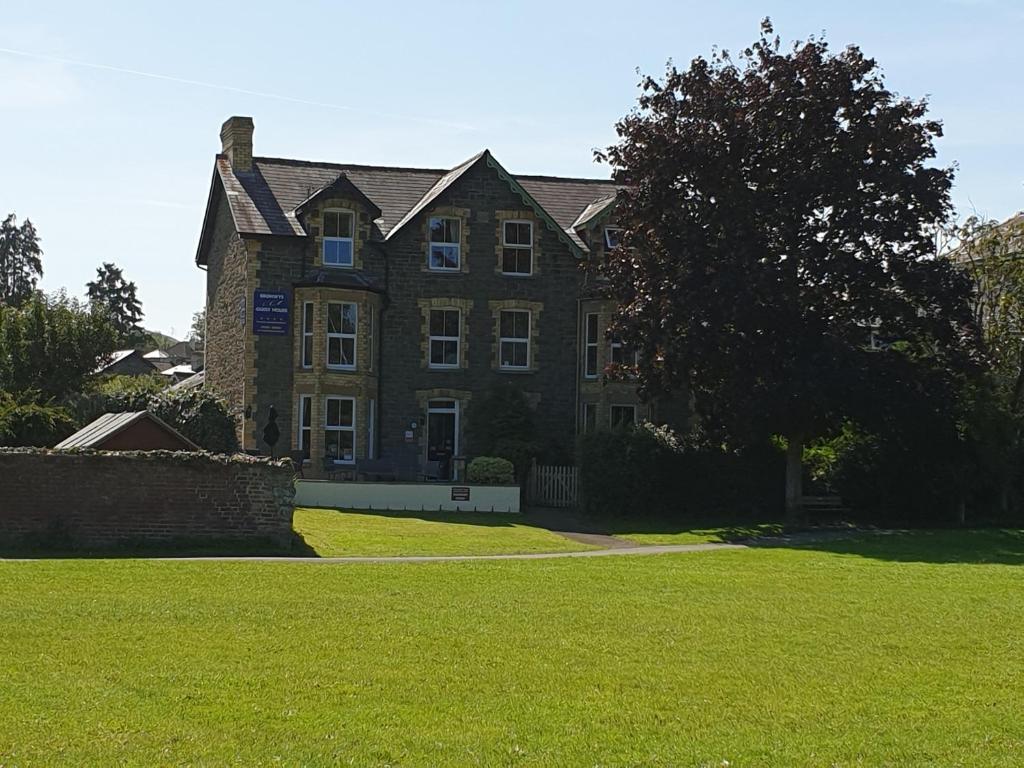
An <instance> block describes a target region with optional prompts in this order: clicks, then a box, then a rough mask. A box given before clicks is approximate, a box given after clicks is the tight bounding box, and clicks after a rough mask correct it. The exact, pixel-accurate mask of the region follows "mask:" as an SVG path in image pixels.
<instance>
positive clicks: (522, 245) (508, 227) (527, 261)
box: [501, 221, 533, 275]
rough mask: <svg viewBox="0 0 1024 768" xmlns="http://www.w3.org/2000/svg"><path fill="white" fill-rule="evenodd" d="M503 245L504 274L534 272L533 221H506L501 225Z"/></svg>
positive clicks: (502, 261) (502, 262)
mask: <svg viewBox="0 0 1024 768" xmlns="http://www.w3.org/2000/svg"><path fill="white" fill-rule="evenodd" d="M501 246H502V250H501V271H502V273H503V274H506V275H530V274H533V223H532V222H529V221H506V222H504V223H503V224H502V226H501Z"/></svg>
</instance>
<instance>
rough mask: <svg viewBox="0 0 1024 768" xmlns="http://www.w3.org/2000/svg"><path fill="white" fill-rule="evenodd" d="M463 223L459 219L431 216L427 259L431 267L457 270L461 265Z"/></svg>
mask: <svg viewBox="0 0 1024 768" xmlns="http://www.w3.org/2000/svg"><path fill="white" fill-rule="evenodd" d="M461 224H462V222H460V221H459V220H458V219H452V218H447V217H444V216H431V217H430V251H429V253H428V256H427V260H428V266H429V267H430V268H431V269H437V270H449V271H455V270H457V269H459V267H460V266H461V254H460V252H459V251H460V242H461V241H460V233H461Z"/></svg>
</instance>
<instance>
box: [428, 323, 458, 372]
mask: <svg viewBox="0 0 1024 768" xmlns="http://www.w3.org/2000/svg"><path fill="white" fill-rule="evenodd" d="M461 315H462V313H461V312H459V310H457V309H432V310H430V329H429V333H430V338H429V342H430V367H431V368H458V367H459V337H460V332H461V325H462V322H461V321H462V317H461Z"/></svg>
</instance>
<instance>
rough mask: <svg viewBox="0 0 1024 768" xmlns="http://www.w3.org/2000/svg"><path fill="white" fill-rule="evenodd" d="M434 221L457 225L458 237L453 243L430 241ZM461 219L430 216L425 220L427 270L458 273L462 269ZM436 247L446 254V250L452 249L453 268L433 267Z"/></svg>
mask: <svg viewBox="0 0 1024 768" xmlns="http://www.w3.org/2000/svg"><path fill="white" fill-rule="evenodd" d="M435 221H454V222H457V224H458V228H459V231H458V235H457V237H456V241H455V242H448V241H440V240H438V241H434V240H432V239H431V234H432V233H433V231H434V226H433V223H434V222H435ZM461 241H462V219H460V218H459V217H457V216H431V217H430V218H428V219H427V268H428V269H430V270H431V271H433V272H458V271H460V270H461V269H462V242H461ZM435 247H438V248H441V249H443V252H444V253H446V254H447V249H453V251H454V253H455V266H454V267H445V266H440V267H435V266H434V258H433V257H434V248H435Z"/></svg>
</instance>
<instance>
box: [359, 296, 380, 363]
mask: <svg viewBox="0 0 1024 768" xmlns="http://www.w3.org/2000/svg"><path fill="white" fill-rule="evenodd" d="M376 314H377V309H376V307H374V306H372V305H371V306H370V307H368V308H367V310H366V354H367V361H366V369H367V370H369V371H372V370H373V369H374V359H373V351H374V350H373V345H374V336H373V332H374V316H375V315H376ZM358 320H359V312H358V311H357V312H356V321H357V323H358ZM358 332H359V326H358V324H357V325H356V333H357V335H358Z"/></svg>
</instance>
